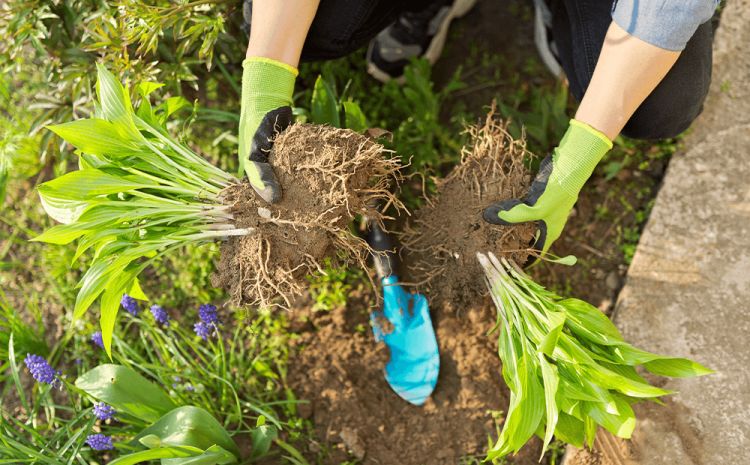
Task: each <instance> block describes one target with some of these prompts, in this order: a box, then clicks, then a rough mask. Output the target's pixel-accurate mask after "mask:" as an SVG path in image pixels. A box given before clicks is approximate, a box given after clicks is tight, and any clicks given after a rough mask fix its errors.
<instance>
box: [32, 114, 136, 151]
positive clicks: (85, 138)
mask: <svg viewBox="0 0 750 465" xmlns="http://www.w3.org/2000/svg"><path fill="white" fill-rule="evenodd" d="M47 129H49V130H50V131H52V132H54V133H55V134H57V135H58V136H60V137H62V138H63V139H65V141H66V142H68V143H69V144H71V145H73V146H74V147H75V148H77V149H78V150H80V151H81V152H84V153H88V154H91V155H96V156H107V155H110V156H113V157H124V156H128V155H132V154H133V153H134V152H137V151H139V150H140V149H141V147H140V144H138V143H137V142H133V140H132V139H131V138H130V136H128V135H127V133H126V131H125V130H124V129H123V127H122V125H121V124H116V123H112V122H109V121H106V120H103V119H95V118H90V119H79V120H76V121H71V122H70V123H62V124H56V125H54V126H47Z"/></svg>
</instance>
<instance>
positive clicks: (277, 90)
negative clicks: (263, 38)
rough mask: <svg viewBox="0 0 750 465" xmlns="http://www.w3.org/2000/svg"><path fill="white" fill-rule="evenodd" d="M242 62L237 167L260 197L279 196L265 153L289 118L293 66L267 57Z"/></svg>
mask: <svg viewBox="0 0 750 465" xmlns="http://www.w3.org/2000/svg"><path fill="white" fill-rule="evenodd" d="M242 66H243V68H244V71H243V73H242V110H241V113H240V128H239V139H240V140H239V143H240V147H239V154H238V155H239V160H240V168H241V169H243V170H244V171H245V173H246V174H247V179H248V181H250V185H251V186H253V189H255V192H257V193H258V195H260V196H261V197H262V198H263V200H265V201H266V202H269V203H276V202H278V201H279V200H281V186H280V185H279V182H278V181H277V180H276V176H275V175H274V173H273V168H271V165H270V164H269V163H268V154H269V153H270V152H271V148H272V147H273V141H274V139H275V138H276V136H277V135H278V134H279V133H280V132H282V131H283V130H284V129H286V128H287V127H288V126H289V125H290V124H291V122H292V109H291V104H292V93H293V92H294V80H295V78H296V77H297V70H296V69H295V68H294V67H292V66H289V65H287V64H285V63H282V62H279V61H276V60H271V59H268V58H261V57H251V58H247V59H246V60H245V61H244V62H243V63H242Z"/></svg>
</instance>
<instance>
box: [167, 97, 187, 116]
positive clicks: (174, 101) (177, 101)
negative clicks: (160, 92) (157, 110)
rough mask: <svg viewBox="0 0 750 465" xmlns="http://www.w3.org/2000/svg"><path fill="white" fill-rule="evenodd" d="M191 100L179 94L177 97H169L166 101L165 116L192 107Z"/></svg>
mask: <svg viewBox="0 0 750 465" xmlns="http://www.w3.org/2000/svg"><path fill="white" fill-rule="evenodd" d="M190 106H191V105H190V102H188V101H187V100H186V99H185V97H182V96H177V97H169V98H168V99H167V100H166V102H164V107H163V108H164V113H165V115H164V116H167V117H168V116H170V115H172V114H173V113H174V112H176V111H178V110H180V109H182V108H185V107H190Z"/></svg>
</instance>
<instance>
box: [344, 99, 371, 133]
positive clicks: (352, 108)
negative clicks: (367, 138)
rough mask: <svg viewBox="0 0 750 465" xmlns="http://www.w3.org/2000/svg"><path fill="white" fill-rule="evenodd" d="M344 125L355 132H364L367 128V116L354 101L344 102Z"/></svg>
mask: <svg viewBox="0 0 750 465" xmlns="http://www.w3.org/2000/svg"><path fill="white" fill-rule="evenodd" d="M343 106H344V127H346V128H349V129H351V130H353V131H357V132H360V133H362V132H365V131H366V130H367V128H368V126H367V118H365V114H364V113H362V109H361V108H360V107H359V105H358V104H357V103H356V102H344V103H343Z"/></svg>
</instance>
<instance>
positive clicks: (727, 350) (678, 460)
mask: <svg viewBox="0 0 750 465" xmlns="http://www.w3.org/2000/svg"><path fill="white" fill-rule="evenodd" d="M728 3H729V4H728V6H727V7H726V9H725V11H724V12H723V14H722V19H721V26H720V28H719V30H718V31H717V36H716V42H715V48H714V49H715V54H714V74H713V84H712V91H711V94H710V96H709V99H708V101H707V103H706V111H705V112H704V115H702V116H701V117H700V118H699V120H698V121H697V122H696V124H695V127H694V129H693V131H692V133H691V134H690V135H689V136H688V137H687V139H686V142H685V144H686V152H685V153H684V154H678V155H675V156H674V157H673V159H672V161H671V162H670V165H669V168H668V170H667V173H666V176H665V179H664V184H663V187H662V188H661V190H660V191H659V194H658V196H657V199H656V203H655V205H654V209H653V211H652V213H651V217H650V218H649V221H648V224H647V225H646V228H645V230H644V232H643V235H642V236H641V240H640V242H639V244H638V248H637V251H636V254H635V257H634V258H633V262H632V265H631V266H630V269H629V270H628V277H627V281H626V284H625V287H624V288H623V290H622V292H621V294H620V296H619V298H618V301H617V305H616V307H615V311H614V316H613V318H614V321H615V323H616V324H617V326H618V327H619V328H620V329H621V330H622V332H623V334H624V336H625V338H626V339H627V340H628V341H630V342H631V343H633V344H634V345H636V346H637V347H642V348H644V349H647V350H651V351H655V352H658V353H663V354H671V355H675V356H687V357H690V358H693V359H695V360H697V361H699V362H701V363H704V364H705V365H706V366H708V367H711V368H713V369H715V370H717V371H718V373H717V374H714V375H711V376H706V377H702V378H697V379H685V380H668V381H664V379H663V378H661V379H659V378H658V377H654V378H651V379H652V380H659V382H660V384H659V385H660V386H662V385H663V386H664V387H666V388H668V389H674V390H677V391H679V394H677V395H675V396H671V397H670V399H669V400H668V401H667V403H666V405H665V406H658V405H655V404H643V405H638V406H637V408H636V414H637V415H638V419H639V423H638V426H637V427H636V431H635V433H634V435H633V440H632V441H631V442H630V443H625V442H623V441H618V440H615V439H614V438H612V437H611V436H608V435H606V434H599V435H598V437H597V441H596V443H595V450H594V451H593V452H589V451H576V450H574V449H572V448H571V449H572V450H570V451H569V453H568V454H567V456H566V460H565V462H564V463H565V465H579V464H587V465H588V464H602V465H609V464H618V465H619V464H625V463H628V464H631V463H632V464H642V465H666V464H679V465H693V464H695V465H699V464H700V465H704V464H705V465H709V464H711V465H714V464H722V465H723V464H732V465H733V464H740V463H746V461H747V459H748V458H750V1H738V0H729V2H728Z"/></svg>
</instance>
